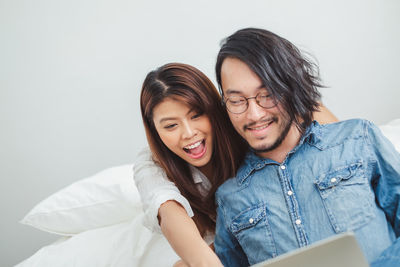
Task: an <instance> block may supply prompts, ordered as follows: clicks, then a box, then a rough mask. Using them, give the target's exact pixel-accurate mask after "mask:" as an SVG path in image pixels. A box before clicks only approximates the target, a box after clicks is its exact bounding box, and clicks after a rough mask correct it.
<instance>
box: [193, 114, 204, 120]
mask: <svg viewBox="0 0 400 267" xmlns="http://www.w3.org/2000/svg"><path fill="white" fill-rule="evenodd" d="M201 115H203V113H196V114H194V115H193V116H192V119H197V118H199V117H201Z"/></svg>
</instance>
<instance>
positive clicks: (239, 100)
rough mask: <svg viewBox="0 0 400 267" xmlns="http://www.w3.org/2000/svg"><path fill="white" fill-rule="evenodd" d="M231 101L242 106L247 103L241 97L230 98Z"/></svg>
mask: <svg viewBox="0 0 400 267" xmlns="http://www.w3.org/2000/svg"><path fill="white" fill-rule="evenodd" d="M229 102H230V103H231V104H232V105H234V106H240V105H243V104H245V103H246V101H245V100H244V99H241V98H236V99H235V98H234V99H229Z"/></svg>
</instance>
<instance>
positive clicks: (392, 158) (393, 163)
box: [366, 122, 400, 266]
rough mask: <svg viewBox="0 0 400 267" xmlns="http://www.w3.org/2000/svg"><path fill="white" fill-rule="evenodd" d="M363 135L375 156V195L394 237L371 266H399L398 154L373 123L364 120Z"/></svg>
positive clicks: (399, 181)
mask: <svg viewBox="0 0 400 267" xmlns="http://www.w3.org/2000/svg"><path fill="white" fill-rule="evenodd" d="M366 134H367V140H368V142H369V143H370V146H371V147H372V153H373V155H374V157H375V158H376V166H375V169H374V171H373V174H374V176H373V177H372V185H373V188H374V191H375V198H376V201H377V203H378V204H379V206H380V207H381V208H382V210H383V211H384V212H385V214H386V218H387V220H388V222H389V224H390V225H391V226H392V227H393V230H394V233H395V235H396V238H397V239H396V240H395V242H394V243H393V244H392V245H391V246H389V248H387V249H386V250H384V251H383V253H382V254H381V255H380V257H378V259H377V260H376V261H374V262H373V263H372V265H371V266H400V154H399V153H398V152H397V151H396V150H395V148H394V146H393V144H392V143H391V142H390V141H389V140H388V139H387V138H386V137H384V136H383V134H382V133H381V131H380V130H379V129H378V127H376V126H375V125H374V124H372V123H370V122H367V123H366ZM393 263H396V264H394V265H393Z"/></svg>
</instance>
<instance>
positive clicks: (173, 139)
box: [153, 98, 213, 169]
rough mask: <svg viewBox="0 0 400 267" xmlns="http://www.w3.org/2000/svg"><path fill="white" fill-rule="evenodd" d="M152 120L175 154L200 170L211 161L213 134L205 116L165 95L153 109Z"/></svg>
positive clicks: (165, 142) (162, 138) (164, 141)
mask: <svg viewBox="0 0 400 267" xmlns="http://www.w3.org/2000/svg"><path fill="white" fill-rule="evenodd" d="M153 121H154V125H155V127H156V130H157V132H158V134H159V136H160V138H161V140H162V141H163V143H164V144H165V145H166V146H167V147H168V148H169V149H170V150H171V151H172V152H174V153H175V154H176V155H178V156H179V157H181V158H182V159H183V160H185V161H186V162H188V163H189V164H192V165H193V166H195V167H198V168H200V169H201V167H206V165H207V164H208V163H209V162H210V159H211V155H212V144H213V134H212V127H211V123H210V120H209V119H208V117H207V116H206V115H204V114H199V113H197V112H196V111H194V110H193V109H191V107H189V106H188V105H186V104H185V103H184V102H181V101H178V100H175V99H172V98H166V99H165V100H164V101H163V102H161V103H160V104H158V105H157V106H156V107H155V108H154V110H153Z"/></svg>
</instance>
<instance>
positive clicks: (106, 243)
mask: <svg viewBox="0 0 400 267" xmlns="http://www.w3.org/2000/svg"><path fill="white" fill-rule="evenodd" d="M143 215H144V214H143V212H141V213H139V214H138V215H137V216H136V217H135V218H133V219H132V220H130V221H128V222H124V223H120V224H115V225H111V226H107V227H103V228H97V229H93V230H89V231H86V232H83V233H80V234H77V235H74V236H72V237H67V238H65V237H64V238H63V240H59V241H58V242H56V243H54V244H51V245H49V246H45V247H43V248H41V249H40V250H39V251H38V252H36V253H35V254H34V255H32V256H31V257H30V258H28V259H26V260H25V261H23V262H21V263H20V264H18V265H16V266H15V267H70V266H74V267H91V266H95V267H153V266H157V267H163V266H165V267H169V266H172V265H173V264H174V263H175V262H176V261H177V260H178V259H179V257H178V256H177V255H176V254H175V252H174V251H173V250H172V248H171V247H170V245H169V244H168V242H167V240H166V239H165V238H164V236H163V235H160V234H157V233H152V232H151V231H150V230H148V229H147V228H145V227H144V226H143V225H142V220H143Z"/></svg>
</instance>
